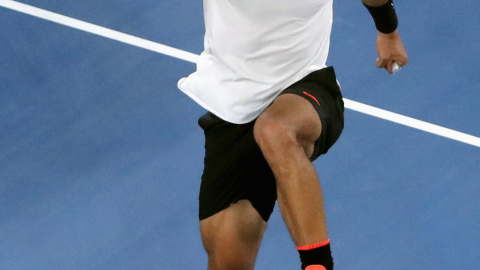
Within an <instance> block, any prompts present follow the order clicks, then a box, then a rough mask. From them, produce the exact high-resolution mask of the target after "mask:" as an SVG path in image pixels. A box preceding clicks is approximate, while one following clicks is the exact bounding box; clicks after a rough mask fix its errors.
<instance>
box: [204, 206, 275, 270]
mask: <svg viewBox="0 0 480 270" xmlns="http://www.w3.org/2000/svg"><path fill="white" fill-rule="evenodd" d="M266 227H267V223H266V222H265V221H264V220H263V219H262V218H261V216H260V215H259V214H258V212H257V211H256V210H255V209H254V208H253V206H252V205H251V204H250V202H249V201H247V200H241V201H239V202H237V203H236V204H232V205H230V207H228V208H227V209H225V210H223V211H221V212H219V213H217V214H215V215H213V216H211V217H209V218H207V219H205V220H202V221H201V222H200V230H201V234H202V240H203V245H204V246H205V249H206V251H207V253H208V269H209V270H235V269H238V270H249V269H253V268H254V265H255V259H256V257H257V253H258V249H259V247H260V243H261V241H262V236H263V233H264V232H265V229H266Z"/></svg>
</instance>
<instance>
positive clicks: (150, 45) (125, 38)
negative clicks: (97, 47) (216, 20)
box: [0, 0, 199, 63]
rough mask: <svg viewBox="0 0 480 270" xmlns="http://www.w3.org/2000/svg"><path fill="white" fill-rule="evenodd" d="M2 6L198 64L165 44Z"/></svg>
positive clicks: (7, 0)
mask: <svg viewBox="0 0 480 270" xmlns="http://www.w3.org/2000/svg"><path fill="white" fill-rule="evenodd" d="M0 6H3V7H5V8H9V9H12V10H15V11H18V12H21V13H25V14H28V15H32V16H34V17H38V18H41V19H44V20H47V21H51V22H55V23H58V24H62V25H65V26H69V27H72V28H75V29H78V30H82V31H85V32H89V33H92V34H95V35H99V36H103V37H106V38H109V39H113V40H116V41H120V42H123V43H127V44H130V45H133V46H137V47H140V48H143V49H146V50H150V51H154V52H157V53H161V54H165V55H169V56H172V57H175V58H178V59H182V60H185V61H188V62H192V63H196V62H197V59H198V57H199V56H198V55H196V54H193V53H189V52H186V51H182V50H179V49H176V48H172V47H169V46H166V45H163V44H159V43H156V42H153V41H149V40H146V39H142V38H139V37H136V36H132V35H128V34H125V33H122V32H118V31H115V30H112V29H108V28H105V27H102V26H98V25H95V24H91V23H88V22H84V21H80V20H77V19H73V18H70V17H67V16H64V15H61V14H58V13H54V12H51V11H47V10H44V9H40V8H37V7H33V6H30V5H27V4H23V3H19V2H15V1H12V0H0Z"/></svg>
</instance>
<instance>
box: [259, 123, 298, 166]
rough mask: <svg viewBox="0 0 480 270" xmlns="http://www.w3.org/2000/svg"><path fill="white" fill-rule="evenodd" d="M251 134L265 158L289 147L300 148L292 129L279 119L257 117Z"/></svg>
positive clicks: (285, 150)
mask: <svg viewBox="0 0 480 270" xmlns="http://www.w3.org/2000/svg"><path fill="white" fill-rule="evenodd" d="M253 134H254V137H255V141H256V142H257V144H258V145H259V146H260V149H261V150H262V152H263V154H264V155H265V157H266V158H267V159H269V157H272V156H276V155H279V154H281V153H282V152H283V153H285V152H288V150H289V149H298V148H301V144H300V142H299V141H298V139H297V136H296V133H295V132H294V130H292V128H291V127H289V126H288V125H287V124H286V123H284V122H283V121H281V120H275V119H268V118H262V117H260V118H258V120H257V122H256V123H255V127H254V133H253Z"/></svg>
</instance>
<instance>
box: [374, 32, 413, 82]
mask: <svg viewBox="0 0 480 270" xmlns="http://www.w3.org/2000/svg"><path fill="white" fill-rule="evenodd" d="M377 52H378V58H377V67H379V68H385V69H386V70H388V72H389V73H390V74H393V67H392V65H393V62H396V63H397V64H398V65H399V66H400V67H402V66H404V65H405V64H407V62H408V57H407V52H406V51H405V48H404V47H403V43H402V40H401V39H400V35H399V34H398V31H397V30H395V31H394V32H392V33H390V34H384V33H381V32H378V37H377Z"/></svg>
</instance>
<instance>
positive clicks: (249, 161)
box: [198, 67, 344, 221]
mask: <svg viewBox="0 0 480 270" xmlns="http://www.w3.org/2000/svg"><path fill="white" fill-rule="evenodd" d="M287 93H289V94H296V95H299V96H302V97H304V98H305V99H307V100H308V101H309V102H310V103H311V104H312V106H313V107H314V108H315V110H316V111H317V113H318V115H319V117H320V120H321V122H322V133H321V135H320V137H319V139H318V140H317V142H316V144H315V150H314V153H313V155H312V157H311V160H312V161H313V160H315V159H316V158H317V157H318V156H320V155H322V154H325V153H326V152H327V151H328V150H329V149H330V147H332V145H333V144H334V143H335V142H336V141H337V139H338V138H339V137H340V134H341V133H342V130H343V122H344V120H343V110H344V107H343V100H342V94H341V92H340V87H339V86H338V83H337V80H336V77H335V71H334V69H333V68H332V67H327V68H324V69H321V70H317V71H314V72H312V73H310V74H309V75H307V76H306V77H304V78H303V79H301V80H300V81H298V82H296V83H294V84H293V85H291V86H289V87H288V88H287V89H285V90H284V91H283V92H282V93H281V94H287ZM198 123H199V125H200V126H201V127H202V129H203V130H204V133H205V159H204V163H205V166H204V171H203V175H202V183H201V186H200V197H199V200H200V205H199V208H200V209H199V210H200V212H199V218H200V220H203V219H206V218H208V217H210V216H212V215H214V214H216V213H218V212H220V211H222V210H224V209H225V208H227V207H228V206H229V205H231V204H233V203H236V202H238V201H239V200H242V199H246V200H249V201H250V203H251V204H252V205H253V207H254V208H255V209H256V210H257V211H258V213H259V214H260V215H261V217H262V218H263V219H264V220H265V221H267V220H268V219H269V217H270V215H271V213H272V211H273V208H274V205H275V201H276V199H277V195H276V184H275V178H274V176H273V173H272V171H271V169H270V167H269V166H268V164H267V162H266V160H265V158H264V157H263V154H262V152H261V151H260V148H259V147H258V145H257V143H256V141H255V138H254V136H253V127H254V125H255V121H252V122H250V123H247V124H232V123H229V122H227V121H224V120H222V119H220V118H219V117H217V116H215V115H214V114H212V113H210V112H208V113H206V114H204V115H203V116H202V117H200V119H199V121H198Z"/></svg>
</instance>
